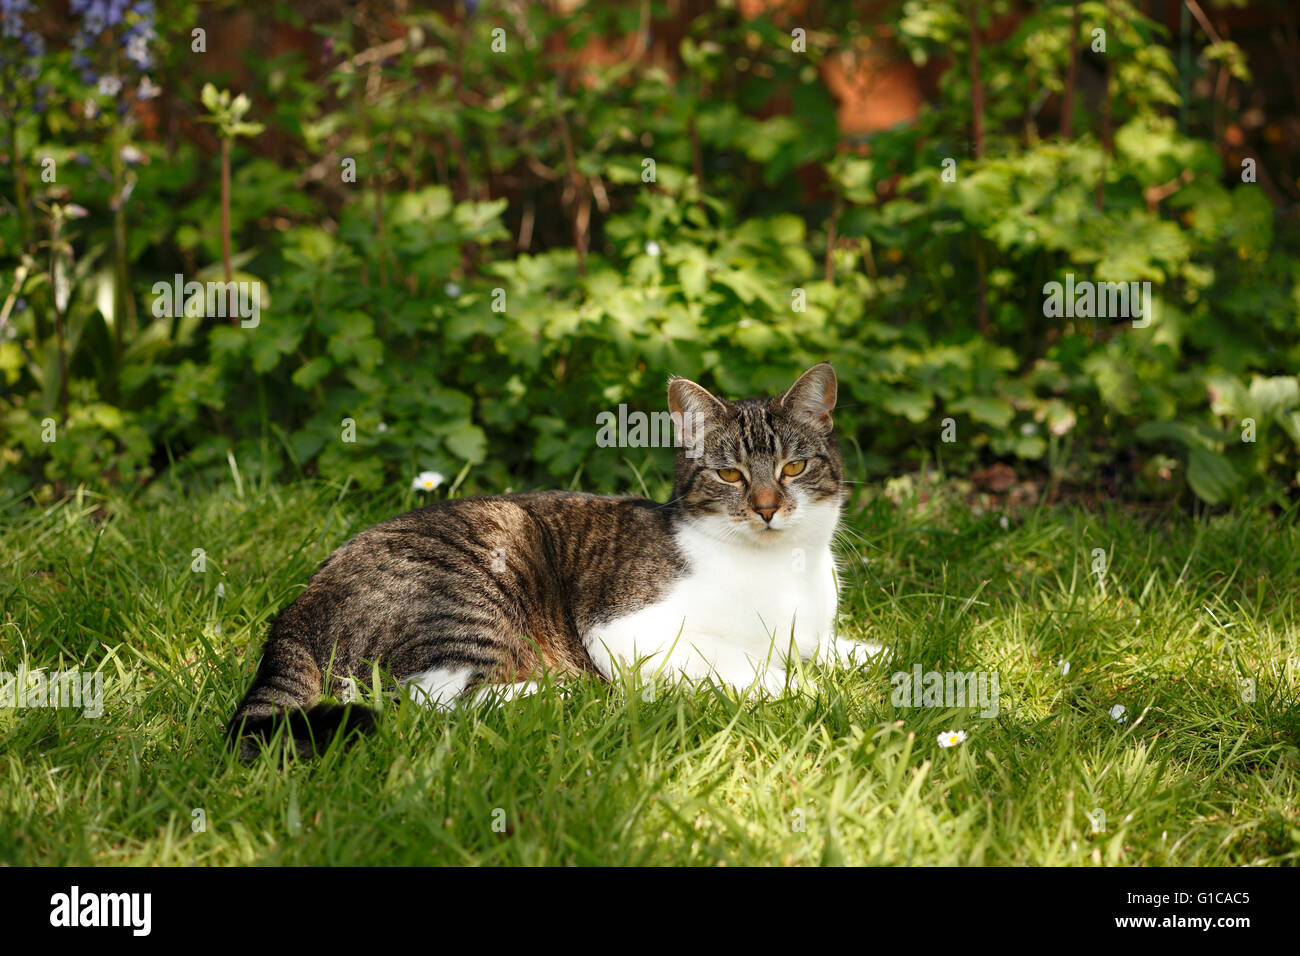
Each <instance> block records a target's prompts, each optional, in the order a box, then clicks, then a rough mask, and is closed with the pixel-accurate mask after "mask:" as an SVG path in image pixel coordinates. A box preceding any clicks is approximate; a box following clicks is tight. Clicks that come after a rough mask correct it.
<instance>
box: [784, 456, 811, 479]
mask: <svg viewBox="0 0 1300 956" xmlns="http://www.w3.org/2000/svg"><path fill="white" fill-rule="evenodd" d="M807 465H808V459H807V458H800V459H799V460H798V461H787V462H786V463H785V464H784V465H782V466H781V474H783V475H789V476H790V477H791V478H793V477H794V476H795V475H797V474H799V472H801V471H803V470H804V468H806V467H807Z"/></svg>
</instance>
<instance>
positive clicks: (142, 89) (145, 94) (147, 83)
mask: <svg viewBox="0 0 1300 956" xmlns="http://www.w3.org/2000/svg"><path fill="white" fill-rule="evenodd" d="M161 92H162V87H161V86H159V85H158V84H157V83H155V82H154V81H153V80H151V79H149V77H147V76H142V77H140V85H139V86H137V87H136V89H135V98H136V99H137V100H151V99H153V98H154V97H156V96H157V95H158V94H159V93H161Z"/></svg>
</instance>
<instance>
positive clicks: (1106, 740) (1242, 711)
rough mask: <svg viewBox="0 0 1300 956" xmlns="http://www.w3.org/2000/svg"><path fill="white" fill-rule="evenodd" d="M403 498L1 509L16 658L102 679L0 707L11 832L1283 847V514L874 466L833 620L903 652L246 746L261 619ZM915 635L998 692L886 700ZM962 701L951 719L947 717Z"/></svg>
mask: <svg viewBox="0 0 1300 956" xmlns="http://www.w3.org/2000/svg"><path fill="white" fill-rule="evenodd" d="M399 499H400V500H399ZM411 503H412V501H411V496H410V494H409V493H408V494H406V495H402V496H399V495H397V494H390V495H387V496H384V497H380V498H376V497H374V496H364V495H359V494H355V493H341V492H340V491H339V490H338V489H331V488H328V487H325V486H323V485H319V484H306V483H302V484H294V485H290V486H274V485H268V486H264V487H262V488H260V489H258V488H250V487H246V486H244V485H242V484H241V485H239V486H238V487H236V486H234V485H230V486H226V487H222V488H218V489H216V490H209V491H194V492H186V491H184V490H182V489H179V488H177V487H176V486H175V485H174V484H173V485H170V486H169V485H168V484H167V483H166V482H159V483H157V484H156V485H155V486H154V487H153V488H151V489H150V490H148V491H146V492H143V493H139V494H137V495H136V496H135V497H133V498H116V497H115V498H112V499H108V500H104V499H100V498H96V497H93V496H91V495H88V494H84V493H83V494H80V495H77V496H75V497H74V498H72V499H71V500H68V501H65V502H62V503H59V504H57V505H54V506H51V507H46V508H43V509H38V508H36V507H32V508H31V509H30V510H27V511H25V512H20V513H19V514H17V516H16V517H15V516H11V517H10V518H8V519H6V525H5V530H4V532H3V535H2V537H0V603H2V606H3V612H2V613H0V670H5V671H9V672H16V671H18V670H19V669H20V668H21V667H28V668H37V667H45V668H50V669H52V670H69V669H71V670H77V669H82V668H86V669H95V668H99V669H102V671H103V673H104V675H105V701H104V711H103V714H102V716H101V717H99V718H98V719H91V718H88V717H86V716H84V715H83V714H82V713H81V712H79V711H73V710H70V709H14V708H4V709H0V863H14V864H135V865H150V864H201V865H206V864H247V863H271V864H415V863H449V864H462V863H472V864H502V863H510V864H560V863H576V864H701V865H721V864H726V865H744V864H799V865H806V864H812V865H816V864H819V863H838V862H843V863H849V864H1050V865H1057V864H1078V865H1094V864H1120V865H1139V864H1142V865H1240V864H1246V865H1257V864H1280V863H1294V862H1296V860H1297V859H1300V814H1298V813H1297V810H1296V807H1297V783H1298V781H1300V764H1298V763H1297V749H1296V745H1297V740H1298V738H1300V715H1298V714H1297V710H1296V706H1295V700H1296V697H1297V686H1298V684H1300V661H1298V660H1297V658H1300V642H1298V641H1297V621H1298V620H1300V531H1298V530H1297V525H1296V522H1295V517H1296V516H1295V515H1294V514H1289V515H1276V514H1274V515H1270V514H1266V513H1250V514H1235V515H1218V516H1210V517H1201V518H1195V519H1193V518H1190V517H1179V516H1163V517H1162V516H1152V515H1150V514H1139V513H1133V512H1126V511H1119V510H1114V511H1108V512H1107V513H1103V514H1097V513H1087V512H1084V511H1080V510H1073V509H1062V510H1052V509H1042V510H1037V511H1031V512H1028V513H1026V514H1024V515H1022V516H1020V517H1019V518H1017V519H1014V520H1013V521H1011V522H1010V523H1009V525H1008V527H1006V528H1004V527H1002V526H1001V524H1000V522H999V520H998V517H997V516H996V515H977V514H973V513H972V511H971V510H970V509H969V508H967V507H966V506H965V505H963V504H961V503H960V502H957V501H956V500H944V499H942V498H936V499H932V500H931V501H930V502H929V503H927V504H926V505H924V506H916V505H915V504H914V503H912V504H910V505H908V506H905V507H895V505H893V504H891V503H890V502H889V501H887V500H885V499H884V498H883V497H874V498H870V499H868V497H867V496H866V495H864V496H863V497H862V499H861V500H860V501H859V502H858V504H857V505H856V506H855V508H854V509H853V511H852V512H851V514H850V516H849V518H848V529H849V531H848V533H847V534H846V536H845V548H844V552H845V558H846V566H847V573H846V587H845V596H844V600H843V604H842V617H841V627H842V630H843V631H844V632H846V633H847V634H849V635H851V636H855V637H862V638H868V639H872V640H875V641H879V642H882V643H883V644H885V645H886V646H887V647H888V648H890V650H891V653H892V655H893V657H892V660H891V661H889V662H878V663H877V664H875V665H873V666H871V667H867V668H864V669H861V670H858V671H839V672H832V671H812V672H810V673H809V674H808V675H807V676H809V677H810V678H812V680H813V681H814V682H815V688H816V689H815V691H813V692H811V693H805V694H801V695H796V696H792V697H788V698H786V699H782V700H779V701H775V702H768V703H761V702H754V701H744V700H736V699H734V698H732V697H728V696H727V695H725V694H722V693H720V692H714V691H712V690H710V689H708V688H696V689H683V688H675V687H672V686H662V685H661V686H657V687H656V688H655V689H656V691H657V692H656V693H655V694H654V695H650V694H648V693H643V692H640V691H637V690H636V689H629V688H628V687H626V686H610V685H603V684H599V683H595V682H587V683H580V684H576V685H573V686H572V687H571V688H570V689H569V691H568V692H567V693H566V694H565V695H561V694H559V693H557V692H555V691H554V689H549V690H547V691H546V692H543V693H541V694H539V695H537V696H534V697H529V698H525V699H522V700H519V701H515V702H511V703H508V704H506V705H504V706H500V707H482V708H476V709H466V710H461V711H457V712H454V713H449V714H445V713H436V712H430V711H427V710H424V709H422V708H420V707H418V706H416V705H414V704H410V703H400V702H398V701H395V700H387V701H381V703H382V705H383V711H384V720H383V725H382V728H381V730H380V733H379V734H378V735H377V736H376V737H374V738H371V739H369V740H367V741H365V742H363V743H361V744H360V745H358V746H356V747H354V748H351V749H349V750H347V751H338V750H334V751H331V752H330V753H329V754H327V755H326V756H325V757H323V758H322V759H320V760H319V761H317V762H315V763H295V764H293V765H291V766H289V767H288V768H286V769H281V768H279V767H277V766H275V765H274V764H273V763H272V761H270V760H269V759H264V760H262V761H261V762H259V763H257V764H254V765H253V766H252V767H250V768H245V767H242V766H241V765H239V764H238V763H237V762H235V761H234V760H233V759H232V757H231V756H230V755H229V754H228V753H227V752H226V750H225V749H224V747H223V741H222V737H221V727H222V724H223V722H224V721H225V720H226V719H227V718H228V717H229V715H230V713H231V711H232V707H233V705H234V703H235V701H236V699H237V698H238V696H239V695H240V694H241V693H242V691H243V690H244V688H245V687H246V685H247V682H248V680H249V678H250V675H251V672H252V668H253V666H254V665H255V663H256V660H257V657H258V654H259V652H260V646H261V643H262V640H263V637H264V635H265V632H266V626H267V623H268V621H269V619H270V618H271V616H272V615H273V614H274V613H275V611H276V610H277V609H278V608H279V607H281V606H282V605H283V604H285V603H286V602H288V601H289V600H291V599H292V598H293V596H294V595H295V594H296V593H298V590H299V589H300V588H301V587H302V586H303V584H304V583H305V582H306V580H307V578H308V577H309V575H310V574H311V572H312V570H313V569H314V568H315V567H316V565H317V564H318V563H319V562H320V561H321V560H322V559H324V558H325V557H326V556H327V555H328V554H329V552H330V551H331V550H332V549H333V548H334V547H335V546H337V545H338V544H339V543H341V542H342V541H343V540H344V539H345V538H346V537H347V536H349V535H350V534H352V533H354V532H356V531H358V530H360V529H361V528H362V527H364V526H366V525H367V524H369V523H371V522H373V521H375V520H377V519H379V518H382V517H384V516H387V515H389V514H392V513H395V512H396V511H398V510H400V509H403V508H405V507H408V506H410V504H411ZM196 548H202V549H204V551H205V552H206V561H207V571H206V573H195V572H193V571H192V570H191V564H192V562H193V561H194V558H193V556H192V555H193V551H194V549H196ZM1095 548H1101V549H1104V551H1105V553H1106V560H1107V565H1108V569H1109V570H1108V573H1107V574H1106V576H1105V578H1104V580H1099V579H1098V576H1097V575H1095V574H1092V573H1090V569H1091V566H1092V562H1093V554H1092V552H1093V549H1095ZM219 582H221V583H224V586H225V596H224V597H223V598H222V597H218V595H217V585H218V583H219ZM1062 660H1065V661H1068V662H1069V664H1070V668H1069V672H1068V674H1062V673H1061V671H1062V668H1061V666H1060V664H1059V662H1061V661H1062ZM915 663H920V664H921V665H922V667H923V669H924V670H961V671H972V670H974V671H987V672H994V673H997V674H998V676H999V680H1000V688H1001V696H1000V712H999V714H998V715H997V716H996V717H993V718H989V719H983V718H981V717H979V716H978V715H977V714H976V713H975V712H974V711H971V710H957V709H942V708H938V707H933V708H915V709H913V708H908V709H902V708H895V707H894V706H893V705H892V704H891V701H890V697H891V687H890V674H891V673H892V672H893V671H894V670H911V668H912V666H913V664H915ZM1248 679H1249V680H1253V681H1254V682H1255V685H1254V686H1255V693H1254V700H1253V701H1250V700H1247V699H1245V697H1247V696H1249V695H1247V694H1244V693H1243V684H1242V682H1243V681H1245V680H1248ZM1116 704H1120V705H1123V706H1124V707H1125V708H1126V709H1127V714H1126V719H1125V720H1122V721H1117V720H1114V719H1112V718H1111V717H1110V715H1109V713H1108V712H1109V710H1110V708H1111V707H1112V706H1114V705H1116ZM949 729H961V730H965V731H966V732H967V733H968V734H969V738H968V739H967V741H966V742H965V743H963V744H961V745H959V746H957V747H953V748H951V749H943V748H940V747H939V746H938V745H937V740H936V739H937V736H938V734H939V733H940V732H942V731H945V730H949ZM1095 808H1100V809H1101V810H1103V811H1104V813H1105V819H1106V826H1105V831H1104V832H1099V833H1094V832H1093V830H1092V825H1091V822H1090V819H1089V816H1088V814H1089V813H1090V812H1092V811H1093V810H1094V809H1095ZM196 810H202V811H203V814H204V815H205V818H206V828H205V829H203V830H202V831H200V832H196V831H195V829H194V827H193V826H192V821H194V819H195V813H194V812H195V811H196ZM494 824H495V825H494Z"/></svg>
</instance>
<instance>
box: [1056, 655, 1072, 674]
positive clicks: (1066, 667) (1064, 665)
mask: <svg viewBox="0 0 1300 956" xmlns="http://www.w3.org/2000/svg"><path fill="white" fill-rule="evenodd" d="M1057 663H1058V664H1059V665H1060V667H1061V676H1062V677H1064V676H1065V675H1066V674H1068V673H1070V662H1069V661H1067V660H1065V659H1064V658H1062V659H1061V660H1059V661H1057Z"/></svg>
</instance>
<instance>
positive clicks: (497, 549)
mask: <svg viewBox="0 0 1300 956" xmlns="http://www.w3.org/2000/svg"><path fill="white" fill-rule="evenodd" d="M837 387H838V385H837V381H836V377H835V372H834V370H833V369H832V368H831V366H830V365H829V364H828V363H824V362H823V363H821V364H819V365H815V366H813V367H812V368H811V369H809V370H808V371H807V372H805V373H804V374H803V375H802V376H800V378H799V379H798V381H796V382H795V383H794V384H793V385H792V386H791V387H790V388H789V389H787V390H786V391H785V392H783V393H782V394H780V395H778V396H776V397H773V398H750V399H745V400H742V401H734V402H733V401H727V400H724V399H721V398H718V397H716V396H714V395H713V394H711V393H710V392H709V391H708V390H707V389H705V388H703V387H702V386H700V385H698V384H696V383H695V382H692V381H689V380H687V379H684V378H676V377H674V378H671V379H670V380H669V384H668V407H669V411H670V413H671V414H672V417H673V421H674V423H675V424H676V425H677V426H678V427H677V429H676V434H677V444H678V445H679V447H678V450H677V453H676V463H675V468H674V476H673V496H672V499H671V500H670V501H668V502H667V503H665V504H660V503H657V502H654V501H650V500H647V499H644V498H633V497H605V496H600V495H589V494H578V493H570V492H561V491H548V492H528V493H521V494H510V495H493V496H487V497H478V498H462V499H455V500H449V501H445V502H442V503H439V504H434V505H430V506H428V507H425V508H420V509H417V510H415V511H411V512H408V513H407V514H403V515H400V516H398V517H396V518H391V519H389V520H387V521H384V522H382V523H380V524H377V525H374V526H373V527H371V528H369V529H367V530H365V531H363V532H361V533H360V534H358V535H356V536H355V537H354V538H352V539H351V540H349V541H348V542H346V543H345V544H343V545H342V546H341V547H340V548H339V549H338V550H337V551H335V552H334V554H333V555H332V556H331V557H330V558H329V559H328V560H327V561H326V562H325V563H324V564H323V565H322V566H321V568H320V569H319V570H318V571H317V572H316V574H315V575H314V576H313V577H312V578H311V580H310V582H309V583H308V585H307V588H306V590H304V591H303V593H302V594H300V595H299V596H298V597H297V598H296V599H295V600H294V601H293V602H292V603H291V604H289V605H288V606H287V607H286V608H284V609H283V610H282V611H281V612H280V614H279V615H278V616H277V617H276V619H275V621H274V622H273V624H272V626H271V632H270V636H269V638H268V640H267V642H266V647H265V650H264V652H263V655H262V660H261V664H260V665H259V667H258V670H257V675H256V677H255V678H254V680H253V684H252V686H251V688H250V689H249V691H248V693H247V694H246V695H245V696H244V698H243V701H242V702H241V703H240V704H239V707H238V708H237V710H236V711H235V714H234V717H233V718H232V719H231V721H230V724H229V725H228V731H227V733H228V737H229V740H230V742H231V745H232V746H234V747H236V748H237V749H238V751H239V753H240V756H241V757H242V758H243V759H245V760H251V759H253V758H254V757H255V756H256V754H257V753H258V752H259V750H260V749H262V747H263V746H264V745H265V743H266V742H267V741H269V740H271V739H272V737H273V735H274V733H275V731H276V728H277V727H278V726H279V724H280V723H282V722H284V721H285V720H286V718H287V723H288V735H287V737H286V738H285V741H286V743H288V744H291V745H292V746H293V747H294V748H295V749H296V750H297V751H298V753H299V754H300V755H302V756H304V757H306V756H311V755H312V754H313V753H315V752H317V750H318V749H323V747H324V746H325V745H327V744H328V743H329V742H330V741H331V740H332V739H333V737H334V736H335V735H336V734H339V733H343V734H347V735H351V734H352V733H353V732H358V731H359V732H369V731H372V730H373V729H374V727H375V715H374V713H373V712H372V711H369V710H367V709H365V708H361V707H356V706H351V707H349V706H346V705H342V706H341V705H337V704H322V703H319V700H320V697H321V696H322V693H323V692H324V690H325V689H326V688H325V684H326V681H327V679H328V681H329V683H330V689H331V690H332V691H334V692H335V694H336V696H337V695H338V694H339V693H340V692H346V690H347V688H348V687H349V686H351V684H350V682H351V681H352V680H353V679H355V678H356V677H366V678H368V677H369V676H370V674H371V667H372V664H377V665H378V666H379V667H380V668H381V669H382V670H383V671H385V672H386V673H387V674H388V675H389V677H390V678H391V679H392V680H394V681H395V682H396V683H397V685H398V686H400V687H401V688H403V689H404V691H405V692H406V693H407V694H408V695H410V696H412V697H414V698H415V699H417V700H419V701H421V702H423V703H426V704H429V705H431V706H434V707H442V708H445V707H448V706H453V705H455V704H457V703H459V702H462V701H465V700H472V699H475V698H476V697H482V696H484V695H485V694H486V693H487V689H488V688H490V687H492V685H505V686H504V687H503V688H500V689H494V691H493V692H497V693H502V694H504V696H506V697H510V696H514V695H517V694H524V693H530V692H532V691H534V690H536V689H537V686H538V685H537V679H538V678H539V676H540V675H541V673H542V672H543V671H545V672H547V673H549V674H550V675H552V677H553V678H555V679H557V680H563V679H565V678H575V677H579V676H582V675H590V676H591V677H594V678H597V679H610V678H613V677H614V676H615V675H616V674H618V673H620V672H623V671H626V670H627V669H629V668H632V667H635V666H639V667H640V668H641V671H642V673H643V675H644V676H646V677H650V676H653V675H654V674H667V675H671V676H673V677H674V678H684V679H687V680H704V679H710V680H714V681H717V682H719V683H721V684H724V685H727V686H729V687H731V688H735V689H738V690H742V691H749V692H752V693H757V694H760V695H779V694H780V693H782V692H783V691H784V690H786V689H787V687H788V677H787V672H786V665H787V663H788V656H787V655H788V653H789V652H790V650H791V649H792V647H793V651H794V652H795V653H797V654H798V656H799V657H801V658H804V659H809V660H811V659H813V658H816V657H822V658H823V659H829V660H830V661H831V662H833V663H839V664H854V663H861V662H863V661H864V660H865V659H866V657H867V656H868V655H869V654H871V653H873V652H874V651H873V649H872V648H870V646H869V645H866V644H859V643H856V642H846V641H843V640H838V639H837V638H836V636H835V613H836V607H837V603H838V581H837V577H836V568H835V559H834V556H833V553H832V550H831V539H832V537H833V535H834V533H835V529H836V526H837V524H838V522H839V518H840V510H841V507H842V497H843V475H842V471H843V463H842V459H841V455H840V450H839V445H838V443H837V441H836V439H835V434H834V424H833V420H832V412H833V410H834V407H835V401H836V391H837ZM327 675H328V677H327Z"/></svg>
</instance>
